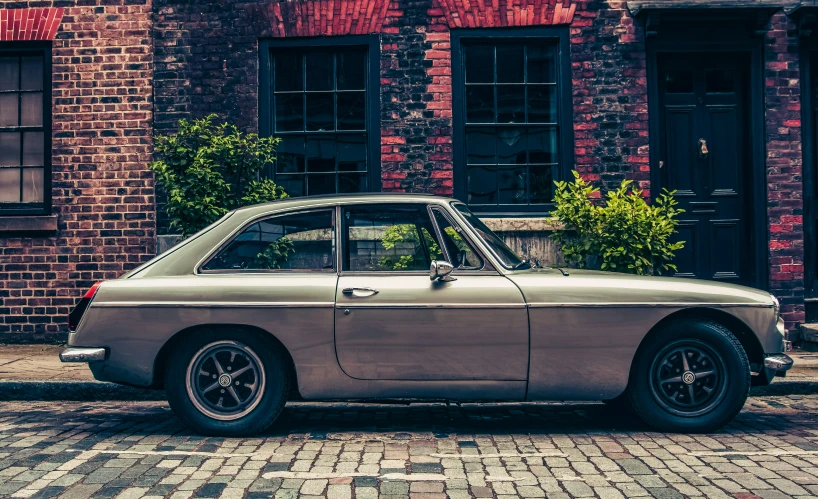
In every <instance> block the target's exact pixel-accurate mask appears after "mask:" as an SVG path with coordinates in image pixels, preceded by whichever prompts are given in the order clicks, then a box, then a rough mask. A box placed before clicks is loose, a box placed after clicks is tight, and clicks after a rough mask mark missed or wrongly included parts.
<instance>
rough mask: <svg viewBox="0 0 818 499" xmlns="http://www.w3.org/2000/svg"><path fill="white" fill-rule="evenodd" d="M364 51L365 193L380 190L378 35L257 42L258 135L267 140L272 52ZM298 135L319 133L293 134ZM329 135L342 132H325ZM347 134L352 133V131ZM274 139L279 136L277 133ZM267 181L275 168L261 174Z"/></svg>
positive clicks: (270, 132) (271, 131)
mask: <svg viewBox="0 0 818 499" xmlns="http://www.w3.org/2000/svg"><path fill="white" fill-rule="evenodd" d="M338 47H345V48H354V47H359V48H365V49H366V51H367V57H366V60H367V74H366V89H365V92H366V96H365V99H366V103H367V106H368V109H367V112H366V116H365V125H364V126H365V133H366V137H367V141H366V149H367V175H366V177H367V190H365V191H361V192H380V191H381V182H382V181H381V126H380V107H381V106H380V102H381V101H380V99H381V94H380V37H379V36H378V35H344V36H324V37H317V38H277V39H265V40H260V41H259V58H260V61H259V122H258V123H259V135H260V136H261V137H269V136H271V135H275V134H274V128H273V112H274V111H273V106H272V104H273V98H274V96H273V86H272V85H273V80H272V78H273V68H272V63H271V62H272V59H273V57H272V52H273V51H283V50H286V49H288V48H290V49H294V50H298V51H309V50H311V49H316V51H320V50H321V49H332V48H338ZM293 133H298V134H305V135H306V134H309V133H322V132H306V131H305V132H293ZM326 133H327V134H332V135H333V136H335V135H338V134H343V133H344V131H337V130H336V131H332V132H326ZM351 133H355V132H354V131H353V132H351ZM277 136H281V134H278V135H277ZM265 175H266V176H267V177H268V178H271V179H273V181H276V172H275V165H270V167H269V168H268V169H267V171H266V172H265Z"/></svg>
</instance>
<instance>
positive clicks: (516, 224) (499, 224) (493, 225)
mask: <svg viewBox="0 0 818 499" xmlns="http://www.w3.org/2000/svg"><path fill="white" fill-rule="evenodd" d="M477 216H478V217H479V216H480V215H479V214H477ZM481 220H482V221H483V223H484V224H486V226H487V227H488V228H489V229H491V230H493V231H495V232H553V231H555V230H565V226H564V225H562V224H561V223H559V222H554V221H553V220H551V219H550V218H546V217H537V218H522V217H521V218H481Z"/></svg>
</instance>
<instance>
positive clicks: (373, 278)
mask: <svg viewBox="0 0 818 499" xmlns="http://www.w3.org/2000/svg"><path fill="white" fill-rule="evenodd" d="M432 216H434V218H435V219H437V220H439V221H440V224H436V223H435V222H433V218H432ZM341 219H342V227H341V231H342V232H341V234H342V242H341V246H342V251H343V253H342V255H343V262H342V272H341V275H340V278H339V281H338V289H337V291H336V309H335V345H336V352H337V355H338V362H339V364H340V366H341V368H342V369H343V370H344V372H345V373H346V374H347V375H349V376H351V377H353V378H357V379H367V380H525V379H526V376H527V371H528V343H529V342H528V315H527V310H526V307H525V302H524V300H523V297H522V294H521V293H520V291H519V289H517V287H516V286H515V285H514V284H513V283H512V282H511V281H510V280H508V279H507V278H506V277H504V276H502V275H501V274H499V273H498V272H497V271H496V270H493V269H492V268H491V267H490V265H488V264H487V262H484V260H483V258H482V257H481V256H480V255H479V254H478V253H477V252H476V251H475V250H474V249H473V248H474V247H473V245H471V244H470V243H469V242H468V241H467V238H466V236H465V235H464V234H463V233H462V232H459V231H458V228H457V227H456V226H455V225H453V223H452V221H451V220H452V219H451V217H449V216H447V213H446V212H445V209H444V208H443V207H442V206H441V207H437V208H435V209H430V208H428V207H427V206H426V205H425V204H421V203H416V204H366V205H364V204H362V205H351V206H346V207H342V216H341ZM441 226H442V227H441ZM441 236H442V237H443V241H444V243H443V245H441ZM450 254H451V256H450V259H451V260H452V263H453V264H459V265H458V266H459V267H460V268H458V269H457V270H455V271H454V272H453V273H452V274H451V275H452V276H453V277H455V280H451V281H448V282H441V281H432V280H430V278H429V265H430V263H431V260H433V259H436V260H443V259H445V255H450ZM458 259H459V261H458Z"/></svg>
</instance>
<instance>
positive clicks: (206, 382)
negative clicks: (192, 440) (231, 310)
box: [165, 329, 290, 436]
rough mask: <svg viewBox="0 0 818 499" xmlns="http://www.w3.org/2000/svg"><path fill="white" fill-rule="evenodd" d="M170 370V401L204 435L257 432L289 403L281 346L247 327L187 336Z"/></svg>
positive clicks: (167, 377)
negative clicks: (246, 328) (278, 346)
mask: <svg viewBox="0 0 818 499" xmlns="http://www.w3.org/2000/svg"><path fill="white" fill-rule="evenodd" d="M170 359H171V360H170V363H169V366H168V369H167V370H166V372H165V390H166V392H167V395H168V402H169V403H170V407H171V409H173V412H174V413H175V414H176V415H177V417H178V418H179V419H180V420H181V421H182V422H183V423H184V424H186V425H187V426H189V427H191V428H193V429H194V430H196V431H197V432H199V433H202V434H206V435H219V436H247V435H253V434H256V433H258V432H261V431H263V430H265V429H266V428H267V427H269V426H270V425H271V424H272V423H273V422H274V421H275V419H276V418H277V417H278V415H279V414H280V413H281V411H282V410H283V408H284V404H285V403H286V399H287V394H288V393H289V386H290V379H289V372H288V370H287V369H286V367H285V366H286V363H285V362H286V361H285V359H284V357H283V355H282V354H281V352H280V350H279V349H278V348H277V346H276V345H274V344H273V343H272V342H271V341H269V340H267V339H266V338H264V337H263V336H261V335H260V334H257V333H255V332H252V331H247V330H243V329H235V330H230V329H225V330H221V329H219V330H209V331H204V332H200V333H197V334H196V336H195V337H190V338H188V339H187V340H183V341H182V343H180V344H179V345H178V346H177V347H176V349H175V351H174V352H172V354H171V357H170Z"/></svg>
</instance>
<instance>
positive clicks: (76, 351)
mask: <svg viewBox="0 0 818 499" xmlns="http://www.w3.org/2000/svg"><path fill="white" fill-rule="evenodd" d="M60 360H61V361H63V362H97V361H100V360H105V349H104V348H77V347H71V348H66V349H65V350H63V351H62V353H60Z"/></svg>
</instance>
